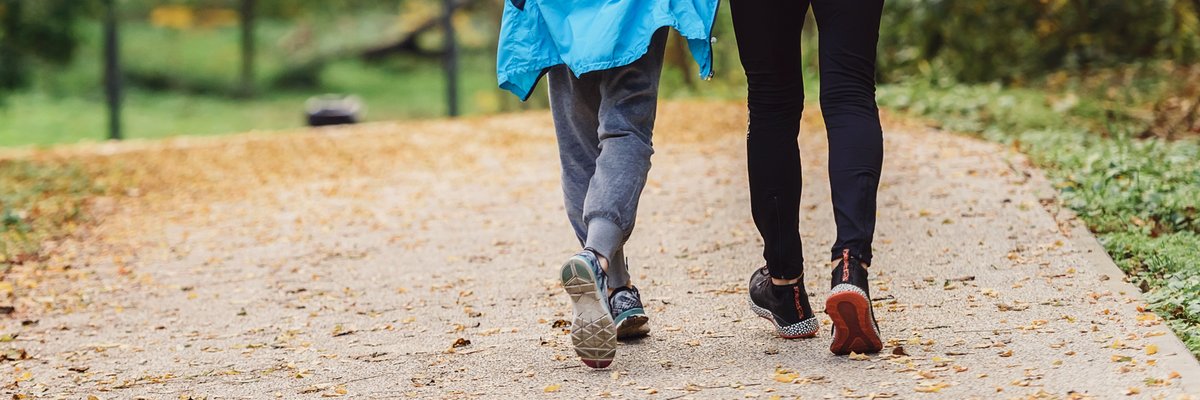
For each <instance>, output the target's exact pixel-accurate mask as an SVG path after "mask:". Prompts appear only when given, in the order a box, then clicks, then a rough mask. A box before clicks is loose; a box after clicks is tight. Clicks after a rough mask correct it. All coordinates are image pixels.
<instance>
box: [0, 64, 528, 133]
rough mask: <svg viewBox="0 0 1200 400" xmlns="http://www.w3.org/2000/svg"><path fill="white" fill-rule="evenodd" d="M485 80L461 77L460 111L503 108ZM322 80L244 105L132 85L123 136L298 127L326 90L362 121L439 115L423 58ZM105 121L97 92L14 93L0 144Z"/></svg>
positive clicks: (355, 67) (430, 67) (438, 91)
mask: <svg viewBox="0 0 1200 400" xmlns="http://www.w3.org/2000/svg"><path fill="white" fill-rule="evenodd" d="M464 61H465V64H469V65H474V64H479V63H482V62H486V60H485V59H483V58H482V57H477V58H472V59H469V60H464ZM489 78H490V79H491V80H494V78H491V77H483V76H479V75H477V74H476V75H464V76H463V79H462V88H463V89H462V91H461V94H460V96H462V97H463V99H464V101H463V102H462V107H463V110H464V112H466V113H476V112H496V111H498V110H499V109H500V107H501V106H502V105H503V101H504V99H502V98H501V95H502V93H499V92H498V91H495V90H492V87H493V86H494V85H493V84H492V83H491V81H489ZM322 80H323V82H324V87H322V88H321V89H320V90H312V91H301V90H279V91H273V92H269V93H264V94H262V95H261V96H259V97H257V98H254V99H251V100H235V99H231V98H229V97H227V96H221V95H197V94H191V95H187V94H180V93H173V92H161V91H153V90H146V89H139V88H133V89H132V90H130V91H129V92H128V93H126V97H125V103H124V112H123V117H124V118H123V124H124V128H125V136H126V137H127V138H161V137H168V136H175V135H212V134H222V133H232V132H243V131H249V130H255V129H282V128H294V127H300V126H303V123H304V120H303V110H304V101H305V100H306V99H307V98H308V97H309V96H312V95H316V94H320V93H327V92H332V93H353V94H356V95H358V96H359V97H361V98H362V100H363V102H364V104H365V105H366V107H367V110H366V112H365V118H366V119H367V120H375V121H378V120H393V119H407V118H428V117H435V116H441V115H445V86H444V83H443V79H441V71H440V70H439V69H438V68H437V66H436V63H432V62H429V61H424V60H415V61H411V62H407V63H403V64H400V63H394V64H393V65H389V66H387V67H380V66H369V65H364V64H362V63H361V62H358V61H342V62H337V63H333V64H330V65H329V66H327V67H326V69H325V71H324V72H323V73H322ZM483 91H486V93H482V92H483ZM477 93H482V94H477ZM106 124H107V108H106V106H105V103H104V102H103V98H102V96H101V95H100V93H98V92H97V93H82V94H75V95H63V96H56V95H52V94H47V93H44V92H26V93H18V94H14V95H11V96H9V97H8V98H7V105H6V106H4V107H0V146H20V145H51V144H61V143H73V142H78V141H89V140H90V141H98V140H103V139H104V138H105V137H106V135H107V131H106V129H107V128H106V127H107V125H106Z"/></svg>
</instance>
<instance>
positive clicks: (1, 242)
mask: <svg viewBox="0 0 1200 400" xmlns="http://www.w3.org/2000/svg"><path fill="white" fill-rule="evenodd" d="M0 188H2V189H0V276H2V274H3V273H4V272H7V271H8V269H9V268H10V267H12V265H14V264H20V263H24V262H27V261H31V260H37V259H40V258H41V257H42V256H43V254H42V245H43V244H44V243H45V242H46V241H47V240H54V239H57V238H61V237H64V236H66V235H69V234H71V233H73V232H75V230H76V229H77V228H78V227H79V226H81V224H83V223H84V222H86V221H87V216H86V212H85V208H86V206H87V202H88V200H89V199H90V198H92V197H93V196H96V195H99V194H102V193H103V192H104V188H103V187H101V185H100V184H98V183H97V182H96V181H95V180H93V179H91V178H90V177H89V175H88V174H87V173H85V172H84V171H83V169H82V168H80V167H79V166H77V165H73V164H69V163H64V162H58V161H29V160H0Z"/></svg>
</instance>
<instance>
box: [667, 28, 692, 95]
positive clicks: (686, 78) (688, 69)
mask: <svg viewBox="0 0 1200 400" xmlns="http://www.w3.org/2000/svg"><path fill="white" fill-rule="evenodd" d="M667 34H668V35H670V40H669V41H668V44H667V54H666V64H667V65H669V66H673V67H675V68H679V72H681V73H683V83H684V85H685V86H687V88H688V90H690V91H694V90H696V77H695V76H693V73H692V62H691V60H690V58H691V57H690V56H689V53H688V49H687V45H688V44H687V39H684V38H683V36H682V35H680V34H679V32H675V31H673V30H671V31H669V32H668V33H667Z"/></svg>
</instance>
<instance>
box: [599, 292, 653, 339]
mask: <svg viewBox="0 0 1200 400" xmlns="http://www.w3.org/2000/svg"><path fill="white" fill-rule="evenodd" d="M608 309H609V310H611V311H612V315H613V324H615V325H616V326H617V339H632V338H638V337H642V336H646V335H648V334H650V325H647V324H646V322H649V321H650V317H647V316H646V310H645V308H643V307H642V295H641V294H640V293H638V290H637V287H634V286H632V285H631V286H622V287H619V288H616V289H613V293H612V296H609V297H608Z"/></svg>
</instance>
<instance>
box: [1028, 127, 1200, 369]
mask: <svg viewBox="0 0 1200 400" xmlns="http://www.w3.org/2000/svg"><path fill="white" fill-rule="evenodd" d="M1006 153H1007V154H1006V156H1005V160H1006V161H1007V162H1008V165H1009V167H1010V168H1011V169H1012V170H1013V171H1014V172H1016V173H1018V174H1021V175H1024V177H1025V178H1026V179H1027V180H1026V185H1028V187H1029V188H1030V189H1031V190H1032V192H1033V194H1034V195H1035V196H1036V197H1037V199H1038V201H1039V202H1041V203H1042V206H1043V208H1044V209H1045V210H1046V212H1047V213H1048V214H1049V215H1050V217H1051V218H1053V219H1054V221H1055V222H1056V223H1057V225H1058V228H1059V230H1060V231H1062V233H1063V235H1065V236H1066V237H1067V239H1068V240H1069V241H1070V244H1071V246H1072V247H1074V248H1075V249H1077V250H1078V251H1079V256H1080V257H1081V258H1083V260H1084V261H1085V263H1086V264H1087V265H1085V266H1083V267H1084V268H1089V269H1091V270H1093V271H1095V272H1097V273H1099V274H1101V275H1103V276H1106V277H1107V278H1108V279H1105V280H1103V281H1101V282H1100V285H1099V286H1100V287H1102V288H1104V289H1107V290H1110V291H1112V292H1113V293H1118V294H1121V295H1122V296H1126V297H1131V298H1136V299H1137V300H1139V301H1138V302H1131V303H1125V302H1118V303H1119V304H1118V305H1117V307H1118V308H1121V309H1122V310H1121V311H1122V312H1123V314H1124V315H1136V314H1137V313H1138V312H1139V311H1138V310H1137V306H1138V303H1143V304H1144V303H1145V299H1144V298H1143V297H1142V291H1141V289H1138V287H1137V286H1134V285H1133V284H1132V283H1130V282H1129V278H1128V276H1126V275H1125V271H1122V270H1121V268H1120V267H1118V266H1117V264H1116V262H1115V261H1113V259H1112V257H1110V256H1109V255H1108V251H1107V250H1105V249H1104V246H1103V245H1101V244H1100V241H1099V239H1097V238H1096V236H1095V235H1093V234H1092V232H1091V231H1090V230H1088V228H1087V224H1085V223H1083V221H1081V220H1079V218H1078V216H1077V215H1076V214H1075V212H1074V211H1072V210H1070V209H1068V208H1066V207H1063V206H1062V203H1061V202H1060V200H1059V196H1058V195H1059V192H1058V190H1056V189H1055V188H1054V186H1053V185H1052V184H1051V183H1050V180H1049V179H1048V178H1046V175H1045V173H1044V172H1043V171H1042V170H1041V169H1038V168H1037V167H1035V166H1034V165H1033V163H1032V162H1030V161H1029V158H1028V157H1026V156H1025V155H1024V154H1021V153H1019V152H1017V151H1015V150H1013V149H1011V148H1009V149H1008V151H1007V152H1006ZM1163 325H1164V328H1166V332H1167V333H1166V334H1165V335H1161V336H1154V337H1150V338H1147V339H1146V341H1147V342H1149V343H1150V344H1154V345H1157V346H1158V354H1159V355H1160V357H1158V358H1156V360H1157V362H1158V364H1159V365H1161V366H1164V367H1166V368H1167V369H1168V370H1171V371H1175V372H1179V375H1180V378H1179V388H1180V389H1182V390H1183V392H1184V393H1200V361H1198V360H1197V359H1196V357H1194V356H1192V352H1191V351H1189V350H1188V348H1187V346H1185V345H1184V344H1183V341H1182V340H1180V339H1179V337H1178V336H1175V332H1174V331H1173V330H1171V328H1170V327H1168V326H1166V324H1165V323H1164V324H1163Z"/></svg>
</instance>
